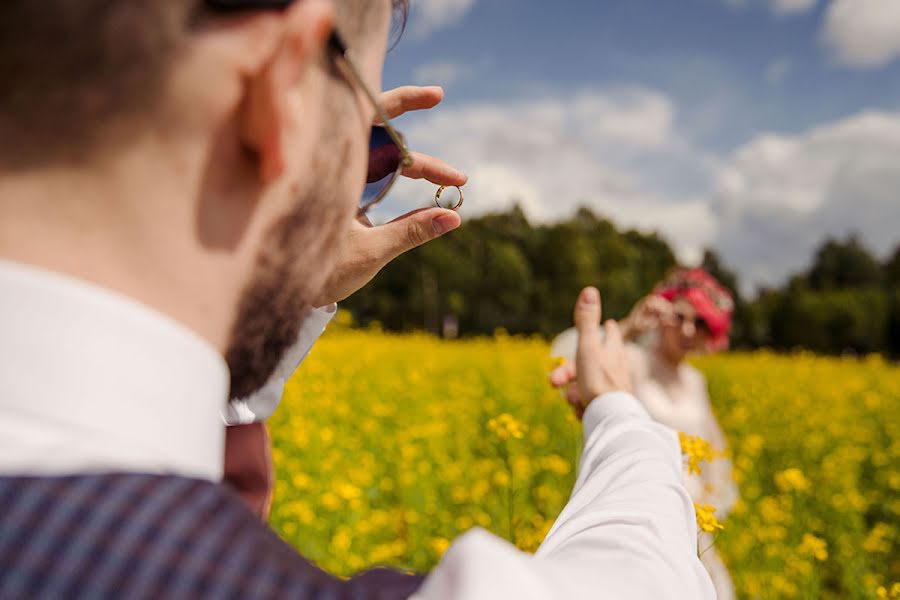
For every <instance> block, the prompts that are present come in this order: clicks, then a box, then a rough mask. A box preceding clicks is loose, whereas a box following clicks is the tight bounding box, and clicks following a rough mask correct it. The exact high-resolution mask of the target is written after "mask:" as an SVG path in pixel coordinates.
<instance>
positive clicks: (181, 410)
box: [0, 260, 229, 481]
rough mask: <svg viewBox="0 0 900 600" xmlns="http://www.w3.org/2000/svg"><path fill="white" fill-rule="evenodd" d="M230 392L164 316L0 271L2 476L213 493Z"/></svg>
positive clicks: (100, 294)
mask: <svg viewBox="0 0 900 600" xmlns="http://www.w3.org/2000/svg"><path fill="white" fill-rule="evenodd" d="M228 385H229V375H228V368H227V366H226V364H225V361H224V360H223V358H222V356H221V355H220V354H219V353H218V352H217V351H216V350H215V349H214V348H213V347H212V346H211V345H209V344H208V343H207V342H206V341H204V340H203V339H201V338H200V337H198V336H197V335H195V334H194V333H193V332H191V331H190V330H188V329H186V328H185V327H183V326H181V325H179V324H178V323H176V322H175V321H173V320H172V319H170V318H168V317H166V316H165V315H163V314H160V313H158V312H156V311H154V310H152V309H150V308H148V307H147V306H144V305H142V304H140V303H138V302H136V301H134V300H131V299H129V298H127V297H124V296H121V295H118V294H116V293H114V292H111V291H109V290H106V289H103V288H100V287H97V286H95V285H92V284H90V283H87V282H84V281H80V280H77V279H73V278H70V277H66V276H63V275H59V274H55V273H51V272H47V271H43V270H39V269H36V268H32V267H27V266H24V265H21V264H17V263H12V262H9V261H4V260H0V475H9V474H31V475H63V474H74V473H86V472H104V471H105V472H109V471H127V472H144V473H168V474H177V475H184V476H189V477H198V478H203V479H210V480H214V481H218V480H220V479H221V477H222V469H223V460H224V436H225V432H224V424H223V422H222V417H221V414H222V411H223V410H224V408H225V405H226V403H227V399H228Z"/></svg>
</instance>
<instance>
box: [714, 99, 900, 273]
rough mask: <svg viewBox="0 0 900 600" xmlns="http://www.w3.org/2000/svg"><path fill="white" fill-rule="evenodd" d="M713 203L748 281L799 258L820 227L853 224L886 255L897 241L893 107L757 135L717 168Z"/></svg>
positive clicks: (828, 229)
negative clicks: (788, 132) (796, 131)
mask: <svg viewBox="0 0 900 600" xmlns="http://www.w3.org/2000/svg"><path fill="white" fill-rule="evenodd" d="M712 207H713V210H714V211H715V214H716V220H717V229H718V238H717V240H716V244H715V245H716V247H717V248H718V249H719V250H720V251H721V253H722V255H723V257H724V258H725V260H726V261H727V262H729V263H730V264H732V265H734V266H735V267H736V268H737V269H738V270H739V272H740V273H741V275H742V277H743V278H744V281H745V285H746V286H747V287H751V285H752V284H753V283H761V284H767V285H773V284H779V283H781V282H782V281H783V280H784V278H785V276H787V275H788V274H790V273H792V272H795V271H798V270H800V269H803V268H805V267H806V265H807V264H808V262H809V260H810V258H811V256H812V253H813V251H814V249H815V248H816V247H817V246H818V245H819V244H820V243H821V241H822V239H823V238H824V237H825V236H827V235H831V236H835V235H837V236H842V235H846V234H849V233H858V234H860V236H861V239H862V240H863V242H864V243H866V244H867V245H868V246H869V247H870V248H872V249H873V250H874V251H875V252H877V253H879V254H880V255H882V256H884V255H885V254H887V253H888V252H889V251H890V250H891V249H892V248H893V247H895V246H896V244H897V243H898V242H900V113H880V112H865V113H862V114H859V115H856V116H853V117H850V118H846V119H843V120H840V121H837V122H834V123H830V124H827V125H823V126H819V127H817V128H814V129H812V130H810V131H809V132H807V133H804V134H801V135H796V136H778V135H772V134H766V135H760V136H758V137H757V138H756V139H754V140H752V141H751V142H749V143H748V144H746V145H745V146H743V147H742V148H740V149H739V150H738V151H737V152H735V154H734V156H733V158H732V160H731V161H730V162H729V164H728V165H726V166H724V167H723V168H722V170H721V173H720V175H719V180H718V184H717V189H716V192H715V194H714V197H713V202H712Z"/></svg>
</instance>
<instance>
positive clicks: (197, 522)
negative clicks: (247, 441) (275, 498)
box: [0, 474, 422, 600]
mask: <svg viewBox="0 0 900 600" xmlns="http://www.w3.org/2000/svg"><path fill="white" fill-rule="evenodd" d="M0 507H2V511H0V599H2V600H6V599H19V598H90V599H92V600H93V599H104V598H129V599H140V598H192V599H193V598H215V599H219V598H241V599H243V598H300V599H316V600H326V599H327V600H394V599H399V598H408V597H409V596H410V595H411V594H413V593H414V592H415V591H416V589H417V588H418V587H419V586H420V585H421V583H422V577H421V576H417V575H406V574H403V573H398V572H395V571H389V570H387V569H376V570H373V571H369V572H367V573H364V574H363V575H360V576H358V577H356V578H353V579H350V580H347V581H344V580H340V579H338V578H336V577H333V576H331V575H329V574H327V573H325V572H324V571H322V570H320V569H318V568H316V567H315V566H314V565H312V564H311V563H310V562H309V561H307V560H305V559H304V558H302V557H301V556H300V555H298V554H297V553H296V551H295V550H294V549H293V548H291V547H290V546H288V545H287V544H285V543H284V542H282V541H281V540H280V539H279V538H278V536H276V535H275V533H274V532H272V531H271V530H270V529H269V528H268V527H266V526H265V525H264V524H263V523H261V522H260V521H259V519H258V518H257V517H256V516H255V515H254V514H253V513H252V512H251V511H249V510H248V509H247V508H246V505H245V504H244V503H243V502H242V501H241V499H240V498H239V497H238V496H237V495H236V494H234V493H233V492H231V491H230V490H228V489H227V488H226V487H224V486H221V485H217V484H214V483H211V482H207V481H201V480H195V479H188V478H184V477H174V476H155V475H140V474H110V475H84V476H70V477H0Z"/></svg>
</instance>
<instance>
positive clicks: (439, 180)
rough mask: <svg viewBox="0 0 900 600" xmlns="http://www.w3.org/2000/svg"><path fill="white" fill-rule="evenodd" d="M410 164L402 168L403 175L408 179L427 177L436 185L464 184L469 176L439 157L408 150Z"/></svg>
mask: <svg viewBox="0 0 900 600" xmlns="http://www.w3.org/2000/svg"><path fill="white" fill-rule="evenodd" d="M409 154H410V156H411V157H412V164H411V165H410V166H408V167H406V168H404V169H403V176H404V177H408V178H410V179H427V180H428V181H430V182H431V183H434V184H437V185H460V186H462V185H465V184H466V182H467V181H469V178H468V177H467V176H466V174H465V173H463V172H462V171H459V170H457V169H454V168H453V167H451V166H450V165H449V164H448V163H445V162H444V161H442V160H441V159H439V158H435V157H433V156H428V155H427V154H422V153H421V152H410V153H409Z"/></svg>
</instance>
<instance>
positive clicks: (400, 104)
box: [378, 85, 444, 119]
mask: <svg viewBox="0 0 900 600" xmlns="http://www.w3.org/2000/svg"><path fill="white" fill-rule="evenodd" d="M443 99H444V90H443V88H441V87H438V86H429V87H419V86H415V85H406V86H403V87H398V88H395V89H393V90H388V91H387V92H383V93H382V94H381V96H380V97H379V98H378V103H379V104H380V105H381V108H382V109H383V110H384V112H385V113H386V114H387V116H388V118H389V119H393V118H394V117H399V116H400V115H402V114H403V113H408V112H410V111H413V110H426V109H429V108H434V107H435V106H437V105H438V104H440V103H441V100H443Z"/></svg>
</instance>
